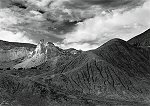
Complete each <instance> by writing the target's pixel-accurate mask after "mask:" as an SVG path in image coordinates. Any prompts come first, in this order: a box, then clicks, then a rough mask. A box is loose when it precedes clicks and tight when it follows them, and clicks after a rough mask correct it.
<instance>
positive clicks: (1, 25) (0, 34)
mask: <svg viewBox="0 0 150 106" xmlns="http://www.w3.org/2000/svg"><path fill="white" fill-rule="evenodd" d="M20 21H21V20H20V19H19V18H18V17H16V16H15V15H14V13H13V12H12V11H11V10H10V9H7V8H6V9H0V40H5V41H10V42H22V43H34V41H33V40H31V39H29V38H28V37H27V35H26V33H25V32H21V31H15V32H14V31H11V30H10V29H9V27H11V26H13V25H15V24H18V23H19V22H20Z"/></svg>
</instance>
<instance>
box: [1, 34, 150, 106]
mask: <svg viewBox="0 0 150 106" xmlns="http://www.w3.org/2000/svg"><path fill="white" fill-rule="evenodd" d="M144 35H145V34H143V36H142V35H140V36H137V37H135V38H133V39H131V40H129V41H124V40H121V39H118V38H115V39H112V40H110V41H108V42H106V43H105V44H103V45H102V46H100V47H98V48H96V49H93V50H89V51H84V52H83V51H78V50H75V49H73V48H70V49H66V50H63V49H61V48H59V47H57V46H55V45H54V44H53V43H51V42H47V43H46V44H44V41H43V40H41V41H40V43H39V44H38V45H37V46H36V47H34V48H32V50H31V51H30V55H28V56H26V58H24V59H22V60H21V61H20V62H18V63H17V64H15V65H14V69H3V70H1V71H0V94H1V95H0V102H1V103H5V102H7V103H8V104H11V105H12V106H20V105H21V106H150V102H149V101H150V99H149V95H150V90H149V89H150V71H149V70H150V55H149V51H148V46H147V45H144V47H143V46H140V45H142V44H145V43H141V42H145V41H144V40H147V38H148V36H147V38H145V39H144V37H145V36H144ZM138 37H141V38H143V39H144V40H141V41H140V39H139V38H138ZM136 39H138V40H136ZM131 41H132V42H133V41H134V42H138V44H139V45H135V44H134V43H131ZM26 47H27V46H26ZM14 48H15V46H14V47H13V48H11V49H10V50H14ZM12 62H13V61H12Z"/></svg>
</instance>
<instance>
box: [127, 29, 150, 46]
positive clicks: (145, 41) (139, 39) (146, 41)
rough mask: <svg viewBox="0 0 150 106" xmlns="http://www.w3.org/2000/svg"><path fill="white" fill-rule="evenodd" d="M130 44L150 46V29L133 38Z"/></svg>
mask: <svg viewBox="0 0 150 106" xmlns="http://www.w3.org/2000/svg"><path fill="white" fill-rule="evenodd" d="M128 43H130V44H131V45H134V46H150V29H148V30H147V31H145V32H143V33H142V34H140V35H138V36H135V37H133V38H132V39H130V40H129V41H128Z"/></svg>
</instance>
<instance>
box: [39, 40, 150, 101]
mask: <svg viewBox="0 0 150 106" xmlns="http://www.w3.org/2000/svg"><path fill="white" fill-rule="evenodd" d="M149 69H150V64H149V61H148V60H147V59H146V58H145V57H144V55H143V54H142V52H140V51H138V50H137V49H136V48H135V47H134V46H131V45H130V44H128V43H127V42H125V41H123V40H120V39H113V40H111V41H109V42H107V43H105V44H104V45H102V46H101V47H99V48H97V49H95V50H91V51H88V52H85V53H82V54H81V55H79V56H78V57H76V58H75V59H72V60H70V61H69V62H68V63H66V64H64V65H62V66H61V67H58V68H56V69H55V70H53V72H54V73H53V75H51V76H49V75H48V74H45V75H43V76H42V75H41V77H42V79H45V81H46V80H50V83H52V84H55V85H57V86H61V88H63V89H65V90H66V91H68V92H71V91H78V92H81V93H83V94H93V95H98V96H99V97H103V98H105V99H106V98H111V99H112V98H116V99H123V100H129V101H130V100H137V101H138V100H140V99H143V98H144V96H145V97H147V96H148V95H149V93H150V91H149V88H150V83H149V80H150V79H149V78H150V71H149ZM39 78H40V77H39Z"/></svg>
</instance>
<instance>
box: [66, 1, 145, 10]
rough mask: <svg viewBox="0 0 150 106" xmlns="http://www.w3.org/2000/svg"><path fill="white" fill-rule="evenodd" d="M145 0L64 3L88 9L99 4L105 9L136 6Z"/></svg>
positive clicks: (71, 6) (72, 6)
mask: <svg viewBox="0 0 150 106" xmlns="http://www.w3.org/2000/svg"><path fill="white" fill-rule="evenodd" d="M144 1H145V0H70V1H65V2H64V4H65V5H66V6H68V7H70V8H81V9H86V8H88V7H90V6H93V5H99V6H101V7H103V8H105V9H109V8H119V7H129V8H134V7H136V6H140V5H142V4H143V3H144Z"/></svg>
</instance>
